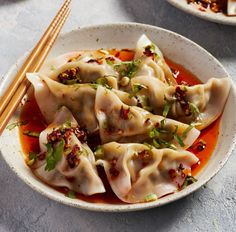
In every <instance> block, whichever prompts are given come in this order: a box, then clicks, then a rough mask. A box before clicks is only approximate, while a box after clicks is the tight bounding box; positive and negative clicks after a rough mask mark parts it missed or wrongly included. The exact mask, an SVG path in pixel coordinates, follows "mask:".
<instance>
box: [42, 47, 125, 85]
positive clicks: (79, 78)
mask: <svg viewBox="0 0 236 232" xmlns="http://www.w3.org/2000/svg"><path fill="white" fill-rule="evenodd" d="M99 51H101V50H98V51H83V52H82V51H81V52H73V53H68V54H65V55H61V56H59V57H57V58H55V59H53V60H51V61H49V62H47V63H46V64H45V65H44V67H42V69H41V70H40V73H41V74H42V75H46V76H48V77H49V78H51V79H53V80H57V81H59V82H61V83H63V84H67V85H70V84H75V83H95V82H96V81H101V78H103V79H102V81H103V82H104V81H106V83H107V85H109V86H110V87H112V88H116V89H117V88H118V84H117V76H118V73H117V72H116V71H115V70H114V69H113V67H112V65H111V63H112V64H115V63H119V62H121V61H120V60H119V59H118V58H116V57H114V56H112V55H109V53H108V51H105V50H104V53H102V52H99ZM105 52H107V54H106V53H105ZM49 67H51V68H49ZM98 79H100V80H98Z"/></svg>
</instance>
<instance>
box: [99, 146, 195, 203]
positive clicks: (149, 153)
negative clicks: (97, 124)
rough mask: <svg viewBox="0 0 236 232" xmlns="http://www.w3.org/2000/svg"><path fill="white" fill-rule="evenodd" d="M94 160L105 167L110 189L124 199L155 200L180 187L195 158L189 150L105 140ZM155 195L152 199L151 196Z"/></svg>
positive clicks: (136, 200) (136, 201) (137, 200)
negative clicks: (158, 147) (106, 141)
mask: <svg viewBox="0 0 236 232" xmlns="http://www.w3.org/2000/svg"><path fill="white" fill-rule="evenodd" d="M100 149H101V151H102V152H101V153H102V156H101V154H100V157H101V158H100V159H98V161H97V162H96V163H97V164H99V165H102V166H103V167H104V169H105V172H106V175H107V178H108V181H109V183H110V185H111V187H112V190H113V192H114V193H115V194H116V195H117V196H118V197H119V198H120V199H121V200H122V201H124V202H128V203H138V202H145V201H149V200H156V199H158V198H160V197H162V196H165V195H167V194H171V193H174V192H175V191H177V190H179V189H180V188H181V187H182V186H183V184H184V182H185V180H186V178H188V177H189V176H191V166H192V165H194V164H196V163H197V162H198V158H197V157H196V156H195V155H194V154H193V153H190V152H188V151H184V150H180V151H174V150H172V149H155V148H152V149H150V148H149V147H147V146H146V145H143V144H137V143H130V144H119V143H116V142H111V143H107V144H104V145H102V146H101V148H100ZM153 197H154V198H153Z"/></svg>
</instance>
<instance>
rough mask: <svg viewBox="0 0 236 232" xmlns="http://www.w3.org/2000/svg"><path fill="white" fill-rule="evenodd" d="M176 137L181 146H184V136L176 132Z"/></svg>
mask: <svg viewBox="0 0 236 232" xmlns="http://www.w3.org/2000/svg"><path fill="white" fill-rule="evenodd" d="M174 139H175V140H176V141H177V142H178V144H179V145H180V146H181V147H184V142H183V140H182V138H181V137H180V136H179V135H177V134H174Z"/></svg>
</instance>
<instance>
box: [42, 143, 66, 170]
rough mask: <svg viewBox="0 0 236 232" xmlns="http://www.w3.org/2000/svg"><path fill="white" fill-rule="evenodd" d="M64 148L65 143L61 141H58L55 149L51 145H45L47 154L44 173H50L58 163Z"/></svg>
mask: <svg viewBox="0 0 236 232" xmlns="http://www.w3.org/2000/svg"><path fill="white" fill-rule="evenodd" d="M64 146H65V141H64V140H63V139H62V140H61V141H59V142H58V143H57V144H56V146H55V147H53V146H52V144H51V143H47V144H46V147H47V153H46V162H47V164H46V166H45V171H51V170H53V169H54V168H55V166H56V164H57V162H58V161H60V159H61V157H62V154H63V150H64Z"/></svg>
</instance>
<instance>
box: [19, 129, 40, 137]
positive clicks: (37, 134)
mask: <svg viewBox="0 0 236 232" xmlns="http://www.w3.org/2000/svg"><path fill="white" fill-rule="evenodd" d="M23 134H24V135H27V136H29V137H34V138H38V137H39V135H40V133H39V132H34V131H29V130H26V131H24V132H23Z"/></svg>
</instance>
